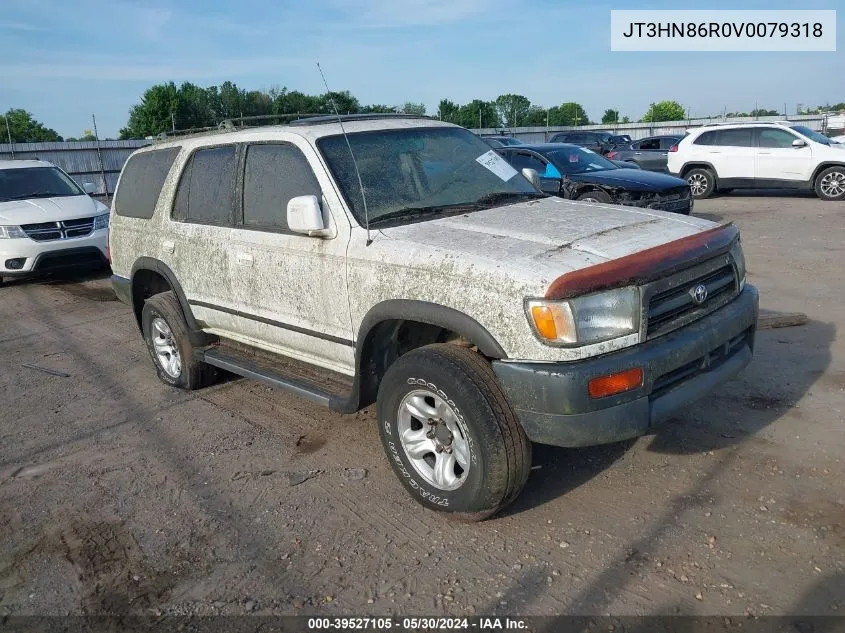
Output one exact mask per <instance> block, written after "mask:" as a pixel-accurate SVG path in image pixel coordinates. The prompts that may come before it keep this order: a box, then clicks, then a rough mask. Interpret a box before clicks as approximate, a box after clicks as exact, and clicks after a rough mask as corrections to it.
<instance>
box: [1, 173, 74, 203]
mask: <svg viewBox="0 0 845 633" xmlns="http://www.w3.org/2000/svg"><path fill="white" fill-rule="evenodd" d="M81 195H84V192H83V191H82V190H81V189H80V188H79V186H78V185H77V184H76V183H75V182H73V181H72V180H71V179H70V178H69V177H68V176H66V175H65V174H64V173H63V172H61V171H60V170H58V169H56V168H55V167H19V168H15V169H0V202H8V201H9V200H25V199H27V198H60V197H65V196H81Z"/></svg>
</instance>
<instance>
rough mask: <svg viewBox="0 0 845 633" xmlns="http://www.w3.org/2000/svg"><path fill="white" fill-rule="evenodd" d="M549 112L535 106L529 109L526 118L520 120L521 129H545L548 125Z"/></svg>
mask: <svg viewBox="0 0 845 633" xmlns="http://www.w3.org/2000/svg"><path fill="white" fill-rule="evenodd" d="M547 113H548V111H547V110H546V109H545V108H541V107H540V106H536V105H533V106H531V107H530V108H528V112H526V113H525V118H524V119H520V121H519V125H520V127H543V126H544V125H546V115H547Z"/></svg>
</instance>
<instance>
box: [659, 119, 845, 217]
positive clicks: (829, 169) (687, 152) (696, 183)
mask: <svg viewBox="0 0 845 633" xmlns="http://www.w3.org/2000/svg"><path fill="white" fill-rule="evenodd" d="M668 167H669V172H670V173H672V174H675V175H677V176H680V177H681V178H685V179H686V180H687V181H688V182H689V184H690V188H691V190H692V195H693V197H694V198H706V197H708V196H709V195H711V194H713V193H714V192H716V191H723V192H724V191H728V190H730V189H739V188H759V189H762V188H788V189H808V190H815V192H816V195H818V197H819V198H821V199H822V200H845V145H841V144H837V143H833V142H831V140H830V139H829V138H827V137H826V136H824V135H822V134H819V133H818V132H814V131H813V130H811V129H809V128H807V127H804V126H802V125H797V124H793V123H789V122H774V121H765V122H763V121H760V122H756V123H728V124H718V125H707V126H704V127H701V128H696V129H694V130H690V132H689V134H688V135H687V136H685V137H684V138H683V139H682V140H681V141H680V142H679V143H678V144H677V145H675V146H673V147H672V148H671V149H670V150H669V162H668Z"/></svg>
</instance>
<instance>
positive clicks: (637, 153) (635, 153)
mask: <svg viewBox="0 0 845 633" xmlns="http://www.w3.org/2000/svg"><path fill="white" fill-rule="evenodd" d="M641 154H642V152H634V156H640V155H641Z"/></svg>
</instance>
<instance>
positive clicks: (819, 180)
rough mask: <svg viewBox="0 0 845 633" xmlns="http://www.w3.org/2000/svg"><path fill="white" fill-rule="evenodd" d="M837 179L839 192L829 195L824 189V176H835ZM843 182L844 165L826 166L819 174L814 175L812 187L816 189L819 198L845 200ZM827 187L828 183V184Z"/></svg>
mask: <svg viewBox="0 0 845 633" xmlns="http://www.w3.org/2000/svg"><path fill="white" fill-rule="evenodd" d="M837 177H838V180H839V187H838V188H839V190H840V193H838V194H836V195H830V194H829V193H827V192H826V191H825V184H824V183H825V178H837ZM843 182H845V166H842V165H834V166H833V167H828V168H827V169H822V170H821V171H820V172H819V175H818V176H816V180H815V181H814V182H813V189H815V190H816V195H817V196H818V197H819V198H820V199H821V200H827V201H834V202H835V201H837V200H845V189H843ZM828 187H829V185H828Z"/></svg>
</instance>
